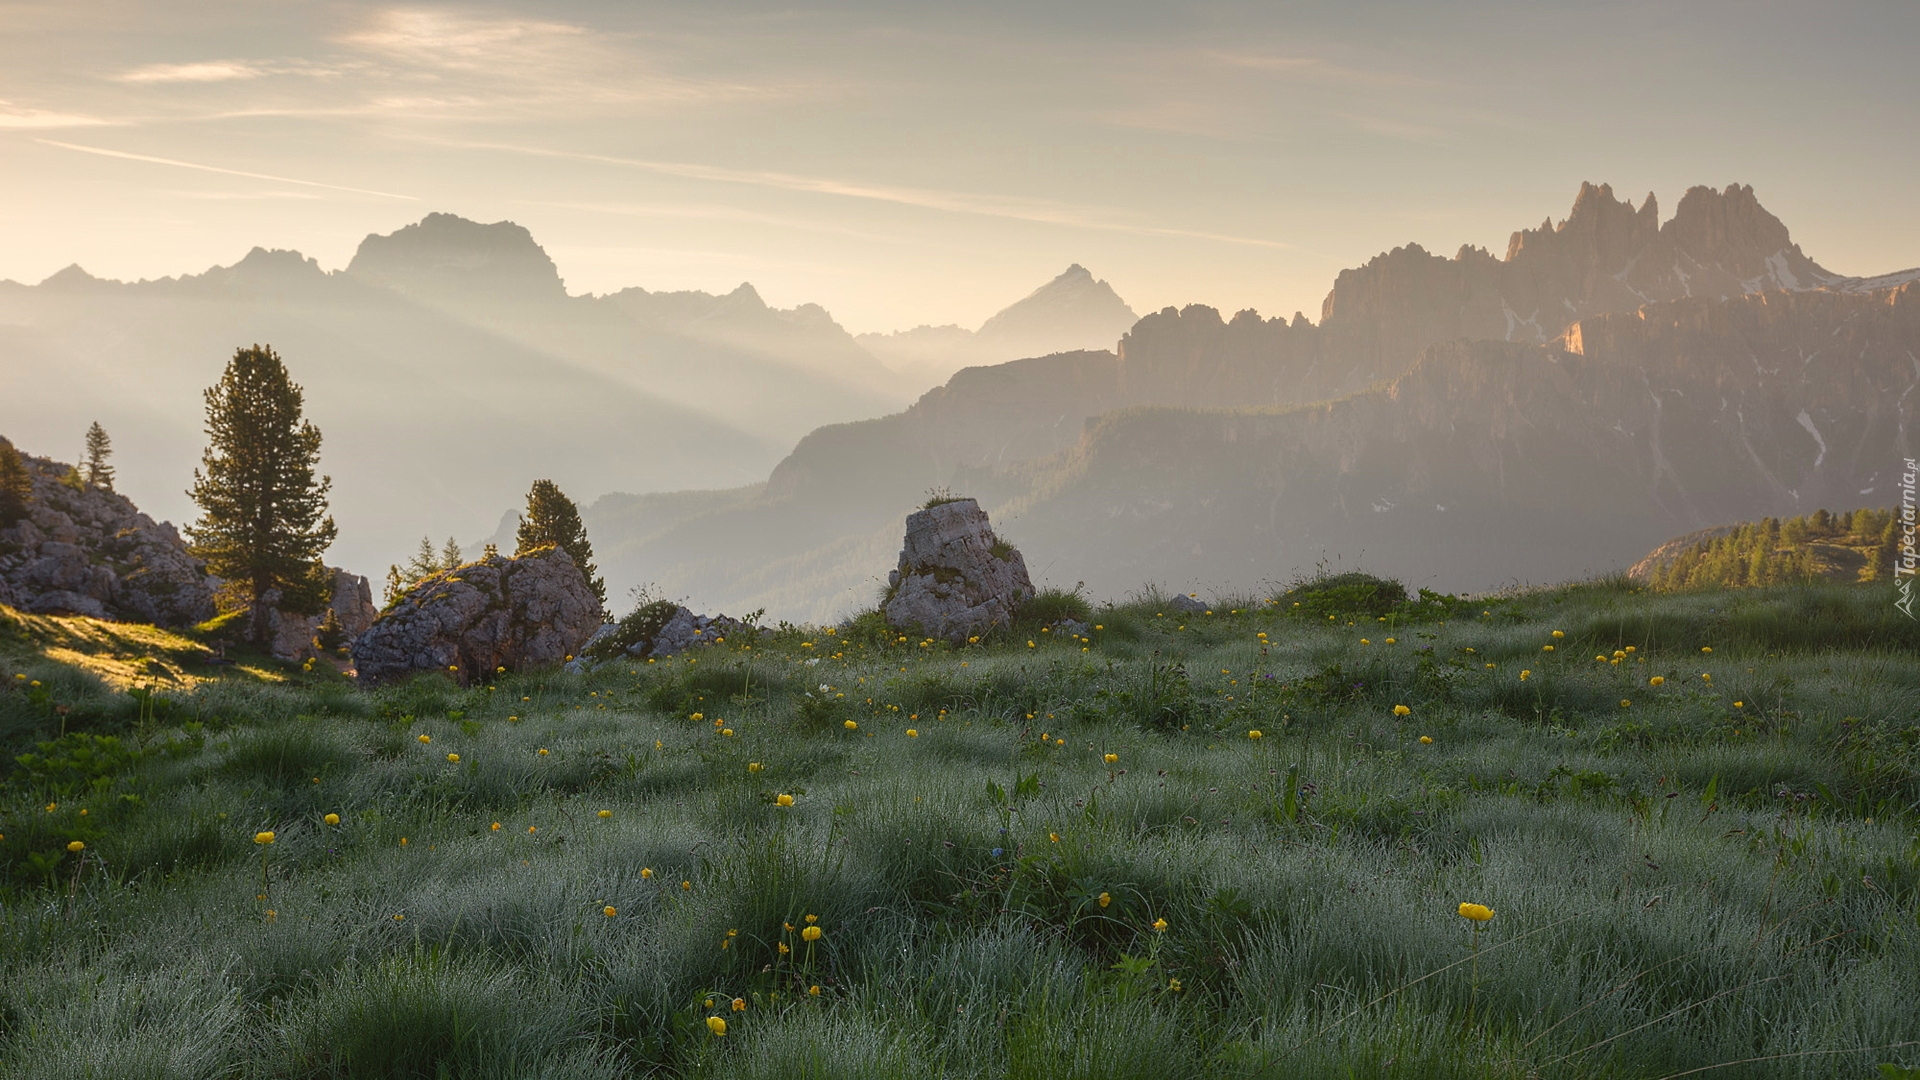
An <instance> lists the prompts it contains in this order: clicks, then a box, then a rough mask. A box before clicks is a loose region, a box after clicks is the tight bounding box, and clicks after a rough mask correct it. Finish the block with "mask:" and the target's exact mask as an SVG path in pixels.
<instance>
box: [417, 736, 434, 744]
mask: <svg viewBox="0 0 1920 1080" xmlns="http://www.w3.org/2000/svg"><path fill="white" fill-rule="evenodd" d="M432 741H433V736H431V735H422V736H420V744H421V745H422V746H425V745H426V744H427V743H430V742H432Z"/></svg>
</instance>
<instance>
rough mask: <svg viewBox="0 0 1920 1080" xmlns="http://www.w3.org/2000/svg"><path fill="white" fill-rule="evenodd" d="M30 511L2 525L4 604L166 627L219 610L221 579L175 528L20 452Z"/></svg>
mask: <svg viewBox="0 0 1920 1080" xmlns="http://www.w3.org/2000/svg"><path fill="white" fill-rule="evenodd" d="M21 459H22V461H23V462H24V464H25V465H26V467H27V471H28V473H29V474H31V476H32V478H33V499H32V501H31V502H30V503H29V504H28V507H27V514H26V516H25V517H24V518H22V519H21V520H20V521H18V522H15V523H14V524H13V525H11V526H9V527H7V528H4V529H0V603H5V604H9V605H12V606H14V607H17V608H20V609H21V610H23V611H31V612H34V613H36V614H68V615H90V616H92V617H93V618H96V619H118V620H125V621H130V622H145V623H154V624H156V625H160V626H189V625H192V624H193V623H197V622H201V621H203V620H205V619H210V618H212V617H213V614H214V609H213V583H212V581H211V580H210V579H209V578H208V577H207V570H206V566H205V564H203V563H202V562H201V561H200V560H198V559H196V558H194V557H193V556H192V555H189V554H188V553H187V547H186V544H185V543H183V542H182V541H181V539H180V534H179V533H178V532H177V531H175V529H174V527H173V526H172V525H170V524H168V523H166V522H164V521H162V522H156V521H154V520H153V519H152V518H150V517H148V516H147V515H145V514H143V513H141V512H140V510H139V509H138V508H137V507H135V506H134V505H133V503H132V502H130V501H128V499H127V497H126V496H124V495H119V494H116V493H114V492H111V491H108V490H106V489H104V488H99V487H92V486H89V485H87V484H84V483H82V482H81V481H80V480H79V479H78V474H77V473H75V472H74V471H73V469H71V468H70V467H69V466H67V465H65V464H62V463H60V462H57V461H52V460H49V459H47V458H41V457H34V456H32V455H29V454H24V453H23V454H22V455H21Z"/></svg>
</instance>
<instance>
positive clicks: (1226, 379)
mask: <svg viewBox="0 0 1920 1080" xmlns="http://www.w3.org/2000/svg"><path fill="white" fill-rule="evenodd" d="M1916 280H1920V270H1911V271H1904V272H1901V273H1896V274H1889V275H1885V276H1883V277H1880V278H1868V279H1862V278H1848V277H1842V276H1840V275H1836V274H1833V273H1831V272H1828V271H1826V270H1824V269H1823V268H1821V267H1820V266H1819V265H1818V264H1817V263H1814V262H1813V261H1812V260H1811V259H1809V258H1807V257H1806V256H1805V255H1804V254H1803V253H1801V251H1800V249H1799V248H1798V247H1797V246H1795V245H1794V244H1793V243H1792V241H1791V239H1790V238H1789V236H1788V234H1787V231H1786V228H1785V226H1783V225H1781V224H1780V222H1779V221H1778V219H1777V218H1774V217H1773V216H1772V215H1771V214H1769V213H1767V212H1766V211H1765V209H1764V208H1762V207H1761V206H1760V204H1759V203H1758V201H1757V200H1756V199H1755V197H1754V195H1753V192H1752V189H1751V188H1746V187H1742V186H1740V185H1732V186H1730V187H1728V188H1727V189H1726V190H1724V191H1714V190H1713V189H1709V188H1694V189H1692V190H1690V191H1689V192H1688V193H1687V194H1686V196H1685V197H1683V198H1682V200H1681V202H1680V207H1679V210H1678V211H1677V212H1676V216H1675V217H1674V219H1673V220H1671V221H1669V222H1667V223H1665V225H1664V226H1663V225H1661V224H1660V223H1659V221H1658V217H1657V210H1656V209H1655V203H1654V201H1653V199H1652V198H1651V196H1650V197H1649V198H1648V199H1647V200H1646V201H1645V203H1644V204H1643V205H1642V206H1641V207H1640V208H1639V209H1635V208H1633V207H1632V206H1631V205H1629V204H1625V203H1622V202H1619V201H1616V200H1615V199H1613V197H1612V193H1611V191H1610V190H1609V189H1608V188H1606V187H1604V186H1600V187H1595V186H1593V185H1583V187H1582V189H1581V192H1580V194H1579V196H1578V197H1577V198H1576V200H1575V204H1574V210H1573V212H1572V213H1571V214H1570V215H1569V217H1568V219H1567V220H1566V221H1563V222H1561V223H1560V224H1559V225H1557V226H1555V225H1552V224H1551V223H1548V224H1545V225H1543V226H1542V227H1541V228H1539V229H1535V230H1526V231H1523V232H1520V233H1516V234H1515V235H1514V238H1513V240H1512V241H1511V242H1510V243H1509V247H1508V253H1507V256H1506V257H1505V258H1504V259H1501V258H1495V257H1494V256H1491V255H1489V254H1487V253H1485V252H1484V251H1481V250H1479V249H1474V248H1466V249H1462V251H1461V252H1460V253H1459V254H1458V255H1456V256H1455V257H1454V258H1452V259H1443V258H1437V257H1435V256H1431V255H1428V254H1427V253H1425V252H1424V251H1422V250H1420V249H1419V248H1418V247H1417V246H1413V245H1409V246H1407V247H1403V248H1398V249H1395V250H1394V251H1392V252H1389V253H1386V254H1384V255H1382V256H1380V257H1378V258H1376V259H1374V260H1372V261H1370V262H1369V263H1368V264H1366V265H1365V266H1363V267H1361V268H1359V269H1357V270H1349V271H1345V272H1343V273H1342V274H1341V275H1340V276H1339V278H1338V279H1337V280H1336V282H1335V285H1334V288H1333V290H1332V292H1331V293H1330V294H1329V296H1328V298H1327V301H1326V303H1325V304H1324V305H1323V307H1322V321H1321V323H1320V324H1319V325H1314V324H1313V323H1311V322H1309V321H1308V320H1306V319H1305V318H1304V317H1301V316H1298V315H1296V316H1295V317H1294V318H1292V319H1264V318H1261V317H1260V316H1259V315H1258V314H1257V313H1254V312H1251V311H1243V312H1240V313H1239V314H1237V315H1235V316H1234V317H1232V318H1231V319H1228V318H1223V317H1222V315H1221V314H1220V312H1218V311H1217V310H1215V309H1213V308H1210V307H1206V306H1204V305H1191V306H1189V307H1187V308H1184V309H1179V310H1176V309H1173V308H1167V309H1165V310H1163V311H1160V312H1157V313H1154V314H1151V315H1148V316H1146V317H1145V318H1143V319H1141V320H1139V322H1137V323H1136V324H1135V325H1134V326H1133V327H1132V329H1130V330H1129V331H1128V332H1127V334H1126V335H1125V336H1124V337H1123V338H1122V339H1121V341H1120V343H1119V345H1118V348H1117V349H1116V350H1115V352H1113V353H1102V352H1091V353H1089V352H1077V353H1070V354H1065V355H1060V356H1047V357H1039V358H1033V359H1026V360H1021V361H1018V362H1015V363H1010V364H1003V365H997V366H992V367H985V368H975V369H970V370H967V371H963V372H960V373H959V374H957V375H956V376H955V377H954V378H953V379H952V380H950V381H949V382H948V383H947V385H945V386H943V387H940V388H938V389H936V390H933V391H930V392H928V393H927V394H925V395H923V396H922V397H921V399H920V400H919V401H918V402H916V403H915V404H914V405H913V406H912V407H911V408H909V409H907V410H906V411H905V412H902V413H899V414H895V415H893V416H888V417H883V418H880V419H876V420H869V421H864V422H858V423H851V424H841V425H834V426H831V427H827V428H822V429H820V430H818V431H816V432H814V433H812V434H810V435H808V436H807V437H806V438H805V439H802V440H801V441H800V443H799V444H798V445H797V446H796V447H795V449H794V451H793V452H792V453H791V454H789V455H788V456H787V458H786V459H785V460H784V461H782V462H781V463H780V465H779V466H778V467H776V468H775V469H774V470H773V472H772V473H771V475H770V478H769V480H768V482H767V483H766V484H765V485H755V486H752V487H748V488H742V489H738V490H736V491H734V492H731V493H728V494H727V495H726V497H725V498H724V499H721V500H719V501H717V502H716V501H713V500H711V499H710V500H708V501H706V502H698V501H695V500H692V499H687V500H684V501H683V502H682V503H680V504H669V503H660V502H654V503H650V504H649V506H650V513H649V515H648V526H647V530H646V532H645V535H644V536H640V535H635V534H632V533H629V532H625V531H623V527H622V526H621V525H620V524H619V522H621V521H623V520H628V518H627V517H626V516H625V515H627V514H628V513H629V510H630V508H632V507H634V506H637V505H638V504H639V501H640V500H638V499H636V497H633V496H624V495H609V496H607V497H606V498H605V499H602V500H600V502H599V503H597V504H595V505H594V506H592V507H590V508H589V509H588V511H587V515H586V516H587V522H588V527H589V529H590V530H594V535H595V537H596V540H595V543H596V544H597V545H599V550H601V551H602V552H610V551H615V552H618V554H617V555H608V556H607V557H606V558H605V559H604V561H603V566H605V567H607V572H608V574H609V577H610V580H616V581H619V580H644V581H653V582H657V583H659V584H661V585H662V586H663V587H665V588H667V589H668V590H669V591H672V592H676V593H680V594H685V595H690V596H698V597H700V598H701V599H702V601H703V602H706V603H710V604H713V605H720V606H725V607H727V608H729V609H733V608H752V607H758V606H761V605H763V604H765V605H767V606H769V607H772V608H773V609H774V610H776V611H780V612H782V613H784V614H787V615H789V616H790V617H799V616H805V617H814V618H825V617H831V616H833V615H835V614H837V613H839V612H841V611H843V610H846V609H847V608H848V607H849V606H850V605H855V604H858V603H860V602H863V601H865V600H866V599H868V597H867V595H866V594H867V593H868V592H870V591H871V589H872V586H873V582H874V581H875V580H876V575H877V574H878V573H880V572H881V571H884V569H885V568H886V566H888V565H890V563H889V562H888V559H889V557H890V556H889V551H888V546H889V544H892V545H896V546H897V541H898V528H897V524H898V520H899V518H900V517H901V516H902V515H903V514H904V512H905V510H906V509H907V508H909V507H910V506H912V505H913V504H914V503H915V502H917V501H918V497H920V496H922V495H923V494H924V492H925V491H926V490H927V489H928V488H930V487H934V486H940V485H944V486H951V487H953V488H954V489H955V490H963V491H965V492H967V493H968V494H973V495H977V496H979V497H980V498H981V499H982V500H983V504H985V505H987V506H988V507H989V508H990V509H991V510H992V512H993V514H994V520H995V521H996V523H1000V522H1004V523H1005V524H1004V528H1005V531H1006V532H1007V535H1008V536H1010V537H1012V538H1014V539H1015V541H1016V542H1018V543H1021V544H1022V545H1023V551H1026V552H1027V553H1028V554H1029V564H1030V565H1032V566H1033V567H1034V568H1035V570H1036V572H1037V573H1038V574H1040V575H1041V576H1047V575H1052V576H1053V579H1054V580H1055V582H1056V583H1071V582H1073V581H1085V582H1087V583H1088V585H1089V587H1090V588H1093V589H1094V590H1095V592H1096V595H1117V594H1118V593H1121V592H1124V591H1126V590H1127V589H1130V588H1134V587H1137V586H1139V585H1140V584H1141V583H1142V582H1144V581H1147V580H1149V579H1154V580H1161V581H1166V582H1169V583H1171V584H1176V585H1182V586H1186V585H1189V584H1192V585H1212V586H1237V587H1250V586H1251V585H1253V584H1255V583H1257V582H1258V581H1259V580H1260V579H1261V578H1262V577H1263V576H1264V577H1273V576H1285V575H1286V574H1287V573H1289V572H1291V571H1292V570H1295V569H1301V568H1310V567H1312V566H1313V565H1314V564H1315V563H1316V562H1317V561H1319V560H1320V559H1321V558H1322V557H1327V556H1333V557H1346V558H1348V559H1352V558H1355V557H1364V558H1365V559H1366V561H1367V564H1368V565H1369V566H1370V567H1372V568H1375V569H1378V570H1381V571H1384V572H1389V573H1398V574H1402V575H1406V576H1409V577H1414V578H1416V579H1419V580H1422V581H1424V582H1427V583H1432V584H1438V585H1441V586H1444V587H1450V588H1469V589H1482V588H1488V587H1492V586H1494V585H1497V584H1499V583H1501V582H1505V581H1512V580H1516V579H1520V580H1532V581H1546V580H1558V579H1563V578H1566V577H1570V576H1577V575H1579V574H1582V573H1585V572H1588V571H1591V570H1606V569H1619V568H1624V567H1625V566H1626V565H1627V564H1628V563H1630V562H1632V561H1633V560H1634V559H1636V558H1638V557H1639V556H1640V555H1642V554H1643V553H1644V552H1645V551H1646V550H1647V549H1648V548H1649V547H1650V546H1652V545H1653V544H1655V543H1658V542H1659V540H1661V539H1662V538H1664V537H1668V536H1672V535H1674V534H1675V533H1676V532H1681V531H1685V530H1687V529H1692V528H1698V527H1702V526H1706V525H1711V524H1715V523H1719V522H1724V521H1730V520H1741V519H1743V518H1751V517H1758V516H1763V515H1766V514H1776V515H1790V514H1792V513H1799V512H1805V511H1807V510H1810V509H1812V508H1813V507H1814V506H1816V505H1819V504H1821V503H1824V504H1826V505H1843V504H1847V503H1850V502H1852V503H1858V502H1860V501H1861V499H1862V498H1863V497H1864V496H1862V495H1860V494H1855V495H1852V496H1850V497H1847V498H1843V497H1841V496H1842V495H1843V494H1845V492H1847V491H1849V490H1851V491H1854V492H1860V491H1862V490H1864V489H1875V490H1880V491H1882V492H1884V491H1885V485H1886V484H1887V482H1888V481H1887V478H1886V470H1887V469H1888V468H1890V467H1891V466H1892V465H1893V464H1897V462H1898V457H1897V456H1896V455H1904V454H1912V453H1913V452H1914V450H1913V447H1912V446H1911V436H1910V435H1908V434H1907V432H1910V431H1912V430H1914V426H1913V423H1912V420H1913V410H1914V408H1915V405H1916V403H1920V392H1915V389H1914V388H1915V384H1916V381H1920V371H1916V370H1915V369H1914V368H1913V367H1912V363H1911V360H1910V357H1909V350H1911V351H1912V352H1914V353H1920V325H1916V320H1915V318H1914V313H1915V310H1916V305H1915V303H1914V297H1915V295H1916V294H1915V293H1914V291H1913V290H1914V289H1915V288H1920V286H1916V285H1910V284H1903V283H1906V282H1912V281H1916ZM1510 314H1511V315H1512V316H1515V317H1511V318H1510V317H1509V316H1510ZM1635 335H1640V336H1635ZM1815 433H1818V434H1817V435H1816V434H1815ZM1821 440H1825V446H1826V447H1827V449H1825V450H1823V449H1822V444H1821ZM1842 448H1844V452H1843V449H1842ZM676 505H679V506H682V507H683V508H684V512H685V516H684V517H680V518H679V519H678V520H674V519H675V516H676V513H677V511H676V508H675V507H676ZM1440 507H1445V509H1444V510H1443V509H1439V508H1440ZM721 535H724V536H728V537H730V538H733V539H731V540H730V541H729V542H728V545H727V549H726V551H725V552H724V554H715V553H712V552H710V551H708V550H705V549H696V545H695V544H693V543H692V542H691V541H692V538H695V537H713V536H721ZM768 568H778V569H777V570H769V569H768Z"/></svg>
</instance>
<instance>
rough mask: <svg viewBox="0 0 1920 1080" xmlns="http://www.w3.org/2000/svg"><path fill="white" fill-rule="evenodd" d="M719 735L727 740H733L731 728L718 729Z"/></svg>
mask: <svg viewBox="0 0 1920 1080" xmlns="http://www.w3.org/2000/svg"><path fill="white" fill-rule="evenodd" d="M720 734H722V735H725V736H726V737H727V738H729V739H731V738H733V729H732V728H721V729H720Z"/></svg>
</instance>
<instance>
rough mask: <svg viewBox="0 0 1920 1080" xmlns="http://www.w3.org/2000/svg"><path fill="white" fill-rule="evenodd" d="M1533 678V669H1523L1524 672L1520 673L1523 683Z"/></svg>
mask: <svg viewBox="0 0 1920 1080" xmlns="http://www.w3.org/2000/svg"><path fill="white" fill-rule="evenodd" d="M1532 677H1533V671H1532V670H1531V669H1523V670H1522V671H1521V672H1520V681H1521V682H1526V681H1527V680H1528V679H1530V678H1532Z"/></svg>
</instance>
